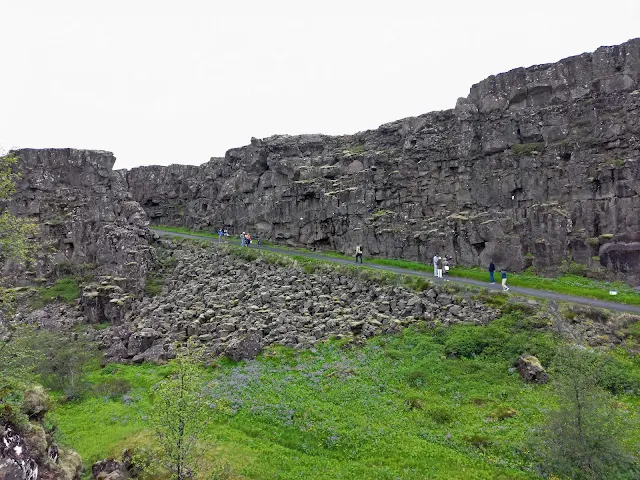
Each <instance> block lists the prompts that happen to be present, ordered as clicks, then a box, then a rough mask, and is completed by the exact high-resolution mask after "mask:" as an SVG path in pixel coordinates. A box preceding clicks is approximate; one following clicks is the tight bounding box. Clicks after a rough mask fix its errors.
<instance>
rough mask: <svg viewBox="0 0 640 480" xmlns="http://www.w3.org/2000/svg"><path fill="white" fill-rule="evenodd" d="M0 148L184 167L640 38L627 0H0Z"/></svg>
mask: <svg viewBox="0 0 640 480" xmlns="http://www.w3.org/2000/svg"><path fill="white" fill-rule="evenodd" d="M0 19H2V22H1V23H0V61H1V63H0V66H1V68H2V71H1V72H0V112H1V113H0V147H2V148H4V149H5V150H6V149H10V148H14V147H74V148H90V149H100V150H110V151H112V152H114V153H115V155H116V157H117V158H118V161H117V163H116V168H123V167H127V168H128V167H132V166H136V165H149V164H170V163H192V164H199V163H202V162H205V161H207V160H208V159H209V158H210V157H212V156H222V155H224V153H225V151H226V150H227V149H229V148H233V147H238V146H241V145H246V144H248V143H249V141H250V138H251V137H252V136H254V137H259V138H260V137H266V136H269V135H273V134H277V133H288V134H299V133H326V134H342V133H355V132H357V131H361V130H366V129H371V128H376V127H378V126H379V125H380V124H383V123H387V122H390V121H392V120H396V119H399V118H404V117H408V116H414V115H419V114H422V113H426V112H429V111H432V110H441V109H446V108H452V107H454V106H455V102H456V99H457V98H458V97H461V96H466V95H467V94H468V93H469V87H470V86H471V85H472V84H473V83H476V82H478V81H480V80H482V79H484V78H485V77H487V76H489V75H492V74H496V73H500V72H503V71H507V70H510V69H512V68H516V67H519V66H529V65H533V64H538V63H547V62H553V61H557V60H559V59H561V58H564V57H567V56H570V55H575V54H579V53H582V52H587V51H592V50H595V49H596V48H598V47H599V46H601V45H613V44H618V43H622V42H624V41H626V40H628V39H630V38H633V37H638V36H640V24H639V23H638V20H640V1H639V0H608V1H602V0H600V1H597V2H596V1H591V0H579V1H576V0H553V1H550V0H538V1H536V2H515V1H513V0H484V1H477V0H473V1H472V0H468V1H460V0H458V1H456V0H449V1H427V0H423V1H417V0H416V1H406V0H394V1H391V0H385V1H377V0H368V1H365V0H353V1H351V0H342V1H336V0H323V1H315V2H311V1H303V0H296V1H294V0H269V1H267V0H244V1H233V0H227V1H219V0H209V1H205V0H201V1H194V0H181V1H178V0H175V1H163V0H109V1H97V0H94V1H91V0H78V1H70V0H56V1H53V0H42V1H29V0H20V1H18V0H0Z"/></svg>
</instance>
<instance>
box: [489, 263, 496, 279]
mask: <svg viewBox="0 0 640 480" xmlns="http://www.w3.org/2000/svg"><path fill="white" fill-rule="evenodd" d="M495 271H496V266H495V265H494V264H493V260H491V263H490V264H489V278H490V279H491V283H496V279H495V277H494V276H493V275H494V272H495Z"/></svg>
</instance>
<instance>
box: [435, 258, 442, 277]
mask: <svg viewBox="0 0 640 480" xmlns="http://www.w3.org/2000/svg"><path fill="white" fill-rule="evenodd" d="M436 267H437V268H436V271H437V272H438V275H437V276H438V278H442V257H438V261H437V262H436Z"/></svg>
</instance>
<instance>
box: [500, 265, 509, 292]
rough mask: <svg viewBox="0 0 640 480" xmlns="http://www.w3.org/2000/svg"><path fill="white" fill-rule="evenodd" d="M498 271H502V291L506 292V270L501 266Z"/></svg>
mask: <svg viewBox="0 0 640 480" xmlns="http://www.w3.org/2000/svg"><path fill="white" fill-rule="evenodd" d="M500 273H502V291H503V292H508V291H509V287H507V271H506V270H505V269H504V268H503V269H502V270H501V271H500Z"/></svg>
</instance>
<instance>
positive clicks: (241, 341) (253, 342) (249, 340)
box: [224, 333, 262, 362]
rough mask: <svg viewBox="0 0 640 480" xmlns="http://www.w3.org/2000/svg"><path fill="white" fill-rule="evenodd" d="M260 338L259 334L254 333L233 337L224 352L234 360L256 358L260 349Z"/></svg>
mask: <svg viewBox="0 0 640 480" xmlns="http://www.w3.org/2000/svg"><path fill="white" fill-rule="evenodd" d="M260 340H261V339H260V335H258V334H256V333H249V334H247V335H243V336H241V337H237V338H234V339H233V340H231V341H230V342H229V344H228V346H227V348H226V349H225V351H224V354H225V355H226V356H227V357H229V358H230V359H232V360H234V361H236V362H239V361H240V360H251V359H253V358H256V356H257V355H258V353H260V351H261V350H262V347H261V345H260Z"/></svg>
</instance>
